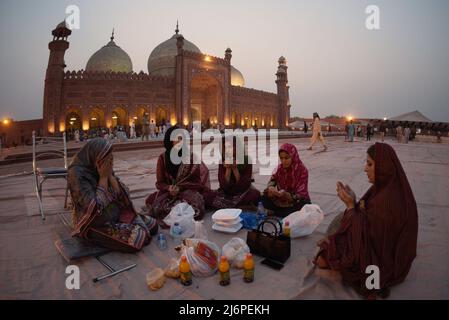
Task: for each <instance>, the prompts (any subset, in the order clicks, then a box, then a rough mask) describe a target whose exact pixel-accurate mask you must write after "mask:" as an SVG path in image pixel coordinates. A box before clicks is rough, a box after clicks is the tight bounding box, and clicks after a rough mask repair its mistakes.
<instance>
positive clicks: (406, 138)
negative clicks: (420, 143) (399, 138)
mask: <svg viewBox="0 0 449 320" xmlns="http://www.w3.org/2000/svg"><path fill="white" fill-rule="evenodd" d="M409 139H410V128H409V126H405V128H404V143H408V141H409Z"/></svg>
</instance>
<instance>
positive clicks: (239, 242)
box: [222, 238, 250, 269]
mask: <svg viewBox="0 0 449 320" xmlns="http://www.w3.org/2000/svg"><path fill="white" fill-rule="evenodd" d="M222 252H223V255H224V256H226V258H227V259H228V261H229V263H230V264H231V265H232V266H233V267H234V268H237V269H242V268H243V263H244V262H245V258H246V255H247V254H248V253H249V252H250V250H249V247H248V245H247V244H246V242H245V241H244V240H243V239H240V238H232V239H231V240H229V241H228V242H227V243H226V244H225V245H224V246H223V249H222Z"/></svg>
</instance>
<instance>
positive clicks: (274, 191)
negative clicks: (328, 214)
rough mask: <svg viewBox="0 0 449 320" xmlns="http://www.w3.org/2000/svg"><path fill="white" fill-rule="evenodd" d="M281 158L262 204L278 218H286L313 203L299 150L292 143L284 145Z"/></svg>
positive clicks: (281, 148)
mask: <svg viewBox="0 0 449 320" xmlns="http://www.w3.org/2000/svg"><path fill="white" fill-rule="evenodd" d="M279 158H280V161H281V163H280V164H279V165H278V167H277V168H276V170H275V171H274V173H273V175H272V176H271V179H270V182H269V183H268V187H267V189H266V190H265V191H264V196H263V197H262V203H263V205H264V207H265V208H266V209H269V210H271V211H273V212H274V214H275V215H276V216H280V217H286V216H287V215H289V214H290V213H292V212H295V211H298V210H301V208H302V207H303V206H304V205H306V204H310V203H311V202H310V196H309V191H308V179H309V172H308V171H307V168H306V167H305V166H304V164H303V163H302V161H301V159H300V158H299V154H298V150H297V149H296V147H295V146H294V145H292V144H290V143H284V144H283V145H282V146H281V147H280V148H279Z"/></svg>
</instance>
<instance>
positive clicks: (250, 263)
mask: <svg viewBox="0 0 449 320" xmlns="http://www.w3.org/2000/svg"><path fill="white" fill-rule="evenodd" d="M243 281H245V282H253V281H254V260H253V255H252V254H251V253H248V254H247V255H246V258H245V262H244V263H243Z"/></svg>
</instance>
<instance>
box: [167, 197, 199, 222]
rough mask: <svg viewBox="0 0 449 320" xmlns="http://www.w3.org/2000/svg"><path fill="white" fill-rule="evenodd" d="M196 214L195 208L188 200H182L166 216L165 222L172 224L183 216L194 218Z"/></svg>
mask: <svg viewBox="0 0 449 320" xmlns="http://www.w3.org/2000/svg"><path fill="white" fill-rule="evenodd" d="M194 215H195V210H193V208H192V207H191V206H190V205H189V204H188V203H187V202H181V203H178V204H177V205H176V206H174V207H173V208H172V209H171V210H170V213H169V214H168V215H167V216H166V217H165V218H164V222H165V223H166V224H168V225H169V226H171V225H172V224H173V223H175V222H178V221H180V220H181V218H185V217H191V218H192V219H193V216H194Z"/></svg>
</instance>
